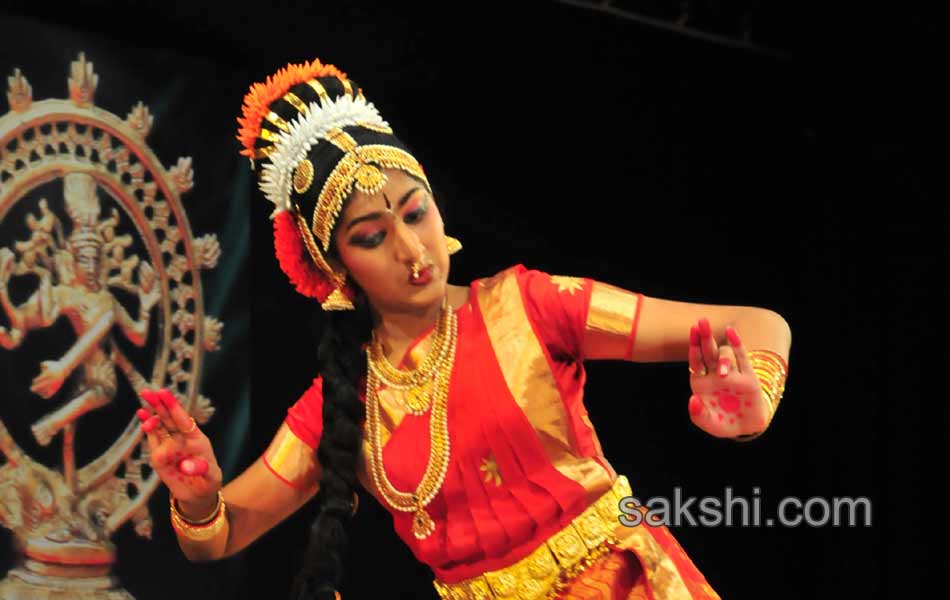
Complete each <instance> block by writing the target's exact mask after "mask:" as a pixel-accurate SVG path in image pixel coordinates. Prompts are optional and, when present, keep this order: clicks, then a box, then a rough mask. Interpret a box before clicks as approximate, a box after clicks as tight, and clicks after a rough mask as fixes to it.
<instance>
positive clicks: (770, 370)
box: [732, 350, 788, 442]
mask: <svg viewBox="0 0 950 600" xmlns="http://www.w3.org/2000/svg"><path fill="white" fill-rule="evenodd" d="M749 362H751V363H752V370H753V372H754V373H755V376H756V378H757V379H758V380H759V388H760V389H761V390H762V396H764V397H765V400H766V402H768V403H769V418H768V422H767V423H766V424H765V428H764V429H762V431H759V432H756V433H748V434H744V435H737V436H735V437H734V438H732V439H733V440H734V441H737V442H748V441H751V440H754V439H756V438H757V437H759V436H761V435H762V434H763V433H765V430H766V429H768V428H769V425H770V424H771V423H772V419H773V418H774V417H775V411H777V410H778V405H779V402H780V401H781V400H782V394H784V393H785V378H786V376H787V374H788V363H786V362H785V359H784V358H782V356H781V355H780V354H778V353H776V352H773V351H771V350H750V351H749Z"/></svg>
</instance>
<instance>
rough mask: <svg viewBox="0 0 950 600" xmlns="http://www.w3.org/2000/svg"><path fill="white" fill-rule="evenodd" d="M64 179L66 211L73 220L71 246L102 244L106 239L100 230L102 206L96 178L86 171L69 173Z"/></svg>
mask: <svg viewBox="0 0 950 600" xmlns="http://www.w3.org/2000/svg"><path fill="white" fill-rule="evenodd" d="M63 180H64V184H63V185H64V190H63V197H64V199H65V202H66V213H67V214H68V215H69V218H70V219H72V221H73V231H72V233H71V234H70V236H69V244H70V246H72V247H73V248H80V247H83V246H101V245H102V243H103V241H104V239H103V237H102V234H101V233H100V231H99V226H100V223H99V210H100V207H99V198H98V196H96V180H95V179H94V178H93V177H92V175H88V174H86V173H69V174H68V175H66V176H65V177H64V178H63Z"/></svg>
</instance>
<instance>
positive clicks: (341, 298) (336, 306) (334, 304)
mask: <svg viewBox="0 0 950 600" xmlns="http://www.w3.org/2000/svg"><path fill="white" fill-rule="evenodd" d="M333 279H334V280H335V281H334V282H333V283H334V288H333V291H332V292H331V293H330V295H329V296H327V299H326V300H324V301H323V302H321V303H320V308H322V309H323V310H355V309H356V307H355V306H353V303H352V302H351V301H350V299H349V298H347V297H346V294H344V293H343V286H345V285H346V275H342V276H340V275H339V274H336V275H335V276H334V278H333Z"/></svg>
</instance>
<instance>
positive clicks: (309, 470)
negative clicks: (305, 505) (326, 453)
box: [263, 423, 320, 489]
mask: <svg viewBox="0 0 950 600" xmlns="http://www.w3.org/2000/svg"><path fill="white" fill-rule="evenodd" d="M263 459H264V462H265V463H267V466H268V467H270V470H271V471H272V472H273V473H274V474H275V475H277V477H279V478H280V479H281V480H283V481H284V482H285V483H288V484H290V485H292V486H293V487H295V488H298V489H310V488H312V487H316V485H317V483H318V482H319V480H320V469H319V465H318V464H317V455H316V452H315V451H314V450H313V449H312V448H311V447H310V446H308V445H307V444H305V443H303V441H302V440H301V439H300V438H298V437H297V436H296V435H294V432H293V431H292V430H291V429H290V427H288V426H287V424H286V423H284V424H283V425H281V426H280V429H278V430H277V435H275V436H274V439H273V440H272V441H271V443H270V446H269V447H268V448H267V451H266V452H265V453H264V457H263Z"/></svg>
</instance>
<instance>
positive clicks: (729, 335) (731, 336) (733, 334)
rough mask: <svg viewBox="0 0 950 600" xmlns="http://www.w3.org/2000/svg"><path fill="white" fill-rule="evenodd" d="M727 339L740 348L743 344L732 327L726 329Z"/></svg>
mask: <svg viewBox="0 0 950 600" xmlns="http://www.w3.org/2000/svg"><path fill="white" fill-rule="evenodd" d="M726 338H728V339H729V343H730V344H732V345H733V346H739V345H741V344H742V340H740V339H739V334H738V333H736V330H735V329H733V328H732V327H726Z"/></svg>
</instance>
